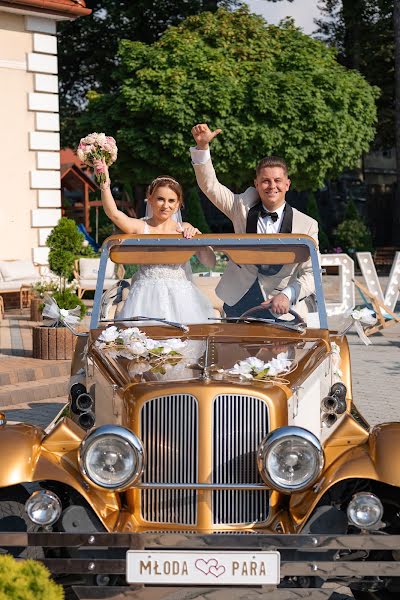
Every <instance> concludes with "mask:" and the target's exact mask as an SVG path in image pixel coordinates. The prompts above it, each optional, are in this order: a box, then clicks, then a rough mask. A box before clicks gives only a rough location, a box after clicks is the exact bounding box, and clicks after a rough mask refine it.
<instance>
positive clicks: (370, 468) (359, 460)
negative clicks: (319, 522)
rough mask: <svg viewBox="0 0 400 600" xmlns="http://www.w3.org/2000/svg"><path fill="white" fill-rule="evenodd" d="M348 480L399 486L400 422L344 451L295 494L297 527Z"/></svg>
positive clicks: (381, 428) (293, 507) (292, 509)
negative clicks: (336, 487) (310, 482)
mask: <svg viewBox="0 0 400 600" xmlns="http://www.w3.org/2000/svg"><path fill="white" fill-rule="evenodd" d="M346 479H370V480H373V481H379V482H380V483H385V484H388V485H392V486H398V487H400V423H385V424H383V425H378V426H376V427H374V429H373V430H372V431H371V433H370V435H369V436H368V439H367V441H366V443H364V444H362V445H359V446H356V447H354V446H353V447H352V448H349V449H348V450H347V451H345V452H343V453H342V454H341V455H340V456H339V457H338V458H337V460H335V461H334V462H333V463H332V464H331V465H329V467H328V468H327V469H326V470H324V471H323V472H322V473H321V475H320V477H319V479H317V481H316V482H315V483H314V485H313V486H312V488H310V489H309V490H306V491H305V492H303V493H299V494H292V496H291V498H290V513H291V516H292V519H293V524H294V526H295V528H296V529H301V527H302V526H303V525H304V524H305V522H306V521H307V519H308V518H309V517H310V515H311V513H312V511H313V510H314V508H315V506H316V505H317V504H318V502H319V501H320V499H321V498H322V496H323V495H324V494H325V493H326V492H327V491H328V490H329V489H330V488H332V487H333V486H334V485H336V484H337V483H340V482H341V481H344V480H346Z"/></svg>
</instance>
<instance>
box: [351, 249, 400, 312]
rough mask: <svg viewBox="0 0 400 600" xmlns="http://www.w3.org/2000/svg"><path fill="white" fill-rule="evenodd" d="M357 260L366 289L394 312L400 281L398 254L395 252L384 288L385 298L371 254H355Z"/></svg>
mask: <svg viewBox="0 0 400 600" xmlns="http://www.w3.org/2000/svg"><path fill="white" fill-rule="evenodd" d="M356 255H357V260H358V264H359V265H360V269H361V273H362V274H363V276H364V279H365V281H366V283H367V287H368V289H369V291H370V292H371V294H373V295H374V296H376V297H377V298H378V300H380V301H381V302H382V304H384V305H385V306H387V307H388V308H389V309H390V310H392V311H394V309H395V307H396V302H397V299H398V297H399V281H400V252H396V255H395V257H394V261H393V264H392V268H391V270H390V275H389V281H388V283H387V286H386V291H385V296H383V292H382V288H381V284H380V282H379V279H378V275H377V273H376V268H375V264H374V261H373V260H372V256H371V252H357V253H356Z"/></svg>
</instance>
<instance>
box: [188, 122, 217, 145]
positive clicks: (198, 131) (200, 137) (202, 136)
mask: <svg viewBox="0 0 400 600" xmlns="http://www.w3.org/2000/svg"><path fill="white" fill-rule="evenodd" d="M221 131H222V129H215V130H214V131H211V129H210V128H209V126H208V125H207V123H200V124H199V125H195V126H194V127H192V135H193V137H194V139H195V142H196V146H197V148H198V149H199V150H207V149H208V144H209V143H210V142H211V141H212V140H213V139H214V138H215V137H216V136H217V135H218V134H219V133H221Z"/></svg>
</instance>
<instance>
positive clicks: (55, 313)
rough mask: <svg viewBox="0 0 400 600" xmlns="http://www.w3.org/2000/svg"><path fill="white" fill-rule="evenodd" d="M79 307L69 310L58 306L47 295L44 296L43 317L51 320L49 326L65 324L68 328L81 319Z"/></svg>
mask: <svg viewBox="0 0 400 600" xmlns="http://www.w3.org/2000/svg"><path fill="white" fill-rule="evenodd" d="M80 313H81V307H80V306H76V307H75V308H72V309H70V310H65V309H64V308H59V306H58V304H57V302H56V301H55V300H54V298H52V297H51V296H49V295H47V294H46V295H45V297H44V307H43V310H42V315H43V317H46V318H47V319H50V320H51V326H57V325H65V326H66V327H68V328H70V327H72V326H73V325H77V324H78V323H79V321H80V320H81V317H80Z"/></svg>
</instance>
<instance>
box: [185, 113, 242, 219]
mask: <svg viewBox="0 0 400 600" xmlns="http://www.w3.org/2000/svg"><path fill="white" fill-rule="evenodd" d="M220 132H221V129H216V130H215V131H211V130H210V128H209V127H208V125H206V124H205V123H203V124H199V125H195V126H194V127H193V128H192V134H193V137H194V140H195V142H196V146H195V147H191V148H190V153H191V156H192V164H193V168H194V172H195V175H196V179H197V184H198V186H199V188H200V189H201V191H202V192H203V193H204V194H205V195H206V196H207V198H208V199H209V200H211V202H212V203H213V204H214V205H215V206H216V207H217V208H219V209H220V210H221V211H222V212H223V213H224V214H225V215H226V216H227V217H228V218H229V219H232V216H233V213H234V208H235V195H234V193H233V192H232V191H231V190H230V189H229V188H227V187H226V186H225V185H222V183H220V182H219V181H218V178H217V175H216V173H215V170H214V167H213V164H212V161H211V154H210V147H209V143H210V142H211V140H213V139H214V138H215V137H216V136H217V135H218V134H219V133H220Z"/></svg>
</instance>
